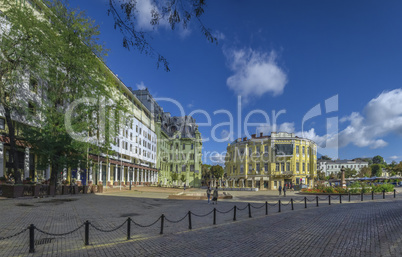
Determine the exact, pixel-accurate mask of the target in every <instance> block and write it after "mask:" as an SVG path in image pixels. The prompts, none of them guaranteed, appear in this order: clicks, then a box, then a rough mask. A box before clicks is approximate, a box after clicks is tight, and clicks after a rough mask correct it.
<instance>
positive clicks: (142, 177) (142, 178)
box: [141, 169, 145, 182]
mask: <svg viewBox="0 0 402 257" xmlns="http://www.w3.org/2000/svg"><path fill="white" fill-rule="evenodd" d="M141 170H142V176H141V182H145V180H144V175H145V171H144V169H141Z"/></svg>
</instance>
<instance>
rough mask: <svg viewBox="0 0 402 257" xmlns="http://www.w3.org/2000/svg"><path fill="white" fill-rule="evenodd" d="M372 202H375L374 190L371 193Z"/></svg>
mask: <svg viewBox="0 0 402 257" xmlns="http://www.w3.org/2000/svg"><path fill="white" fill-rule="evenodd" d="M371 200H374V190H373V191H371Z"/></svg>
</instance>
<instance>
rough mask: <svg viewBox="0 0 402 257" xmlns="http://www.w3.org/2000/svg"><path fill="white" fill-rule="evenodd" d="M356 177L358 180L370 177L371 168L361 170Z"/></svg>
mask: <svg viewBox="0 0 402 257" xmlns="http://www.w3.org/2000/svg"><path fill="white" fill-rule="evenodd" d="M357 176H358V177H360V178H364V177H371V168H370V167H363V168H361V169H360V171H359V173H358V174H357Z"/></svg>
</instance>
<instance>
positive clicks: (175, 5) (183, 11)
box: [108, 0, 218, 71]
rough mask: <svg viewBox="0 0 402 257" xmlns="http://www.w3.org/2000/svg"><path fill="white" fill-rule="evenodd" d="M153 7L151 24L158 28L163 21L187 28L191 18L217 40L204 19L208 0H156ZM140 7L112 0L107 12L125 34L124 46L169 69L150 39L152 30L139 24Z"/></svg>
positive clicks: (132, 0)
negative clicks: (152, 57) (148, 30)
mask: <svg viewBox="0 0 402 257" xmlns="http://www.w3.org/2000/svg"><path fill="white" fill-rule="evenodd" d="M151 5H152V10H150V15H151V17H152V18H151V20H150V21H149V24H150V25H151V26H152V27H153V29H156V28H157V27H158V26H159V25H160V23H161V22H162V21H163V22H166V23H167V24H169V25H170V28H171V29H172V30H174V29H175V28H176V27H177V25H180V24H181V25H182V27H183V29H186V28H187V26H188V24H189V23H190V22H191V21H192V20H194V19H195V20H196V22H197V23H198V24H199V27H200V30H201V33H202V34H203V35H204V36H205V37H206V39H207V40H208V41H209V42H211V43H214V42H216V43H217V42H218V40H217V38H216V37H214V36H213V35H212V33H211V31H210V29H208V28H207V27H206V26H205V25H204V23H203V22H202V20H201V17H202V15H203V14H204V11H205V10H204V9H205V7H206V1H205V0H163V1H162V0H153V1H152V3H151ZM138 12H139V10H138V7H137V1H136V0H109V8H108V15H110V14H111V15H112V16H113V19H114V27H115V29H118V30H119V31H120V32H121V33H122V35H123V47H124V48H126V49H128V50H130V49H131V48H134V49H136V50H138V51H139V52H140V53H144V54H147V55H150V56H154V57H156V58H157V67H159V65H160V64H162V65H163V66H164V69H165V70H166V71H170V67H169V62H168V61H167V59H166V58H165V57H164V56H162V55H161V54H160V53H159V52H158V51H157V50H156V49H154V48H153V47H152V46H151V45H150V44H149V42H148V38H149V32H147V31H145V30H144V29H142V28H141V27H139V26H137V19H138V17H137V16H138Z"/></svg>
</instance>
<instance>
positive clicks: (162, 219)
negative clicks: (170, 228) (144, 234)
mask: <svg viewBox="0 0 402 257" xmlns="http://www.w3.org/2000/svg"><path fill="white" fill-rule="evenodd" d="M163 223H165V215H164V214H162V215H161V232H160V233H159V234H161V235H162V234H163Z"/></svg>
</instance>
